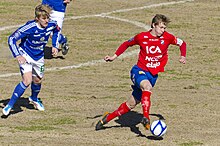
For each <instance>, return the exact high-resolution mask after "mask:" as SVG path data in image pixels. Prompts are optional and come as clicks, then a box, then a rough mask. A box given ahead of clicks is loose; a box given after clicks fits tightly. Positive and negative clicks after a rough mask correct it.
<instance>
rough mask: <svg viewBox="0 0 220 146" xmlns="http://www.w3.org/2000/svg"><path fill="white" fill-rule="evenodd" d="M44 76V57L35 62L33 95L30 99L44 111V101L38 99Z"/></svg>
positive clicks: (32, 85)
mask: <svg viewBox="0 0 220 146" xmlns="http://www.w3.org/2000/svg"><path fill="white" fill-rule="evenodd" d="M43 76H44V59H43V58H41V59H40V60H38V61H35V62H34V64H33V82H32V83H31V96H30V97H29V101H30V102H31V103H33V104H34V105H35V107H36V108H37V109H38V110H39V111H44V110H45V108H44V106H43V104H42V102H41V101H40V100H39V99H38V94H39V93H40V90H41V81H42V78H43Z"/></svg>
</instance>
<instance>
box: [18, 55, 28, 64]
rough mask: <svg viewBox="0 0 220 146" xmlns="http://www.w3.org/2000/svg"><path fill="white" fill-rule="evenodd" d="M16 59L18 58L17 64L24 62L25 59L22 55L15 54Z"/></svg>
mask: <svg viewBox="0 0 220 146" xmlns="http://www.w3.org/2000/svg"><path fill="white" fill-rule="evenodd" d="M16 59H17V60H18V63H19V64H25V63H26V62H27V60H26V59H25V58H24V57H23V56H20V55H19V56H17V57H16Z"/></svg>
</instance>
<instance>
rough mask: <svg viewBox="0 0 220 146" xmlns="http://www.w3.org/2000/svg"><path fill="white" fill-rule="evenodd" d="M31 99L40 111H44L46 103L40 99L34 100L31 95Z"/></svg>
mask: <svg viewBox="0 0 220 146" xmlns="http://www.w3.org/2000/svg"><path fill="white" fill-rule="evenodd" d="M29 101H30V102H31V103H32V104H33V105H34V106H35V107H36V109H38V110H39V111H44V110H45V109H44V105H43V104H42V103H41V101H40V100H39V99H37V101H34V100H33V99H32V98H31V97H29Z"/></svg>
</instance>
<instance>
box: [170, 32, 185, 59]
mask: <svg viewBox="0 0 220 146" xmlns="http://www.w3.org/2000/svg"><path fill="white" fill-rule="evenodd" d="M171 44H173V45H177V46H179V48H180V55H181V56H184V57H186V42H185V41H183V40H182V39H180V38H177V37H175V36H172V42H171Z"/></svg>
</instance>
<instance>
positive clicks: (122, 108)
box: [107, 102, 131, 122]
mask: <svg viewBox="0 0 220 146" xmlns="http://www.w3.org/2000/svg"><path fill="white" fill-rule="evenodd" d="M130 110H131V109H130V108H129V107H128V106H127V104H126V102H124V103H122V104H121V105H120V106H119V108H118V109H117V110H115V111H114V112H112V113H110V114H109V115H108V116H107V122H109V121H111V120H112V119H114V118H115V117H118V116H121V115H123V114H125V113H127V112H129V111H130Z"/></svg>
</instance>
